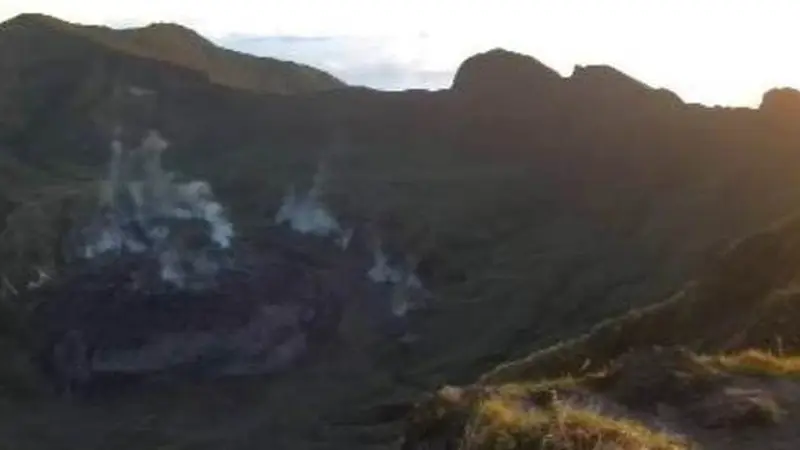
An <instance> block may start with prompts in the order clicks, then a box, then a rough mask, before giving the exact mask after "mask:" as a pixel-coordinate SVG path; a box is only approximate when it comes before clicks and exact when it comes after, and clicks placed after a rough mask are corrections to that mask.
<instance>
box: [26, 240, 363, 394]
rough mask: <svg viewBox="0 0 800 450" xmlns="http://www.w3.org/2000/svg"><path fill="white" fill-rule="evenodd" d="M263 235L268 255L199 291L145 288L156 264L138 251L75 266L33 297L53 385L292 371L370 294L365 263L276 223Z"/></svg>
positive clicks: (34, 326) (33, 322)
mask: <svg viewBox="0 0 800 450" xmlns="http://www.w3.org/2000/svg"><path fill="white" fill-rule="evenodd" d="M265 233H275V240H274V242H275V245H274V246H273V247H272V248H271V250H270V251H268V252H262V253H260V254H259V255H258V256H257V257H252V258H249V262H248V263H247V264H243V265H241V267H237V268H236V269H229V270H225V271H223V272H221V273H220V274H218V276H217V278H216V279H217V282H216V284H215V285H214V286H212V287H209V288H207V289H202V290H187V289H178V288H177V287H175V286H172V285H170V284H168V283H164V282H162V283H160V284H158V283H150V285H149V286H150V289H148V290H145V289H143V288H142V283H141V281H140V280H141V279H142V278H145V277H147V276H148V274H153V273H154V274H155V276H156V277H157V276H158V261H153V260H151V259H149V258H148V257H147V256H146V255H144V254H141V255H133V254H129V255H124V256H123V257H119V258H117V259H116V260H115V261H114V262H112V263H110V264H99V263H98V262H97V261H95V260H89V261H85V262H84V263H75V264H74V265H73V267H71V269H70V273H67V274H64V275H63V276H61V277H59V279H57V280H55V281H53V282H52V283H48V284H47V285H45V286H44V287H42V288H40V289H37V290H35V291H32V292H31V294H30V295H31V297H32V301H34V302H36V304H37V306H36V308H35V310H34V312H33V313H32V319H31V324H30V325H31V327H30V329H31V330H34V331H33V332H34V334H35V335H36V337H35V339H34V342H35V343H36V344H35V346H36V347H37V348H38V349H39V353H40V355H41V358H42V362H43V364H44V365H45V367H46V368H48V371H50V372H51V373H52V374H53V375H54V376H55V377H56V378H58V379H63V378H70V377H73V378H74V376H75V375H74V374H76V373H81V371H80V370H77V369H76V368H80V367H85V368H86V369H85V371H86V372H88V376H87V377H94V376H98V375H103V374H115V373H117V374H140V375H147V374H151V373H159V372H169V371H174V370H178V369H181V368H183V369H185V370H191V371H192V372H194V373H204V374H207V375H214V376H219V375H235V374H254V373H269V372H274V371H279V370H284V369H286V368H288V367H290V366H291V365H293V364H294V363H296V362H298V361H299V360H300V359H301V358H302V357H303V356H305V354H306V353H307V351H308V350H309V349H311V348H313V347H314V346H316V345H320V344H322V343H324V342H326V341H327V340H329V339H330V338H331V337H333V336H335V334H336V332H337V329H338V326H339V321H340V319H341V316H342V309H343V308H344V306H345V305H344V301H345V299H348V298H353V297H355V296H364V295H365V293H367V292H369V291H370V290H369V287H368V286H367V279H366V277H365V276H364V272H363V270H360V269H362V268H363V267H365V266H366V265H367V264H368V263H367V262H365V261H362V262H361V263H360V264H358V263H354V262H353V260H354V259H358V258H359V256H352V257H350V258H351V259H350V260H349V261H348V260H347V258H348V257H345V256H344V252H343V251H342V250H341V249H334V248H330V247H331V246H329V245H327V243H325V242H323V241H322V240H315V239H314V238H312V237H308V236H305V235H300V234H298V233H292V232H291V231H288V230H286V229H285V228H283V227H275V228H274V229H271V230H265ZM337 250H338V251H337ZM363 256H366V255H363ZM154 285H155V289H154V288H153V286H154ZM64 355H70V356H69V357H67V356H64ZM68 381H73V382H74V381H78V380H68Z"/></svg>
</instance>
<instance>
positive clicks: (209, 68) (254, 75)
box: [2, 14, 345, 94]
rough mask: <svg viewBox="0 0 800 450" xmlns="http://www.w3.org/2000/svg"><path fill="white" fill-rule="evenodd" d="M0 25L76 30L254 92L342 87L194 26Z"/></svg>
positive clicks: (19, 21)
mask: <svg viewBox="0 0 800 450" xmlns="http://www.w3.org/2000/svg"><path fill="white" fill-rule="evenodd" d="M2 26H3V27H4V28H6V31H8V29H13V28H16V29H20V28H22V29H25V28H31V27H33V28H37V27H42V28H49V29H53V30H56V31H60V32H65V33H70V34H74V35H77V36H81V37H85V38H88V39H90V40H92V41H93V42H96V43H98V44H101V45H103V46H106V47H110V48H112V49H114V50H119V51H124V52H128V53H131V54H134V55H136V56H143V57H147V58H154V59H158V60H161V61H164V62H169V63H172V64H176V65H179V66H182V67H186V68H189V69H191V70H195V71H199V72H201V73H204V74H205V75H207V76H208V77H209V79H210V80H211V81H213V82H216V83H220V84H223V85H228V86H231V87H235V88H241V89H247V90H253V91H256V92H268V93H285V94H292V93H303V92H314V91H317V90H327V89H336V88H341V87H344V86H345V84H344V83H343V82H342V81H341V80H338V79H336V78H335V77H333V76H332V75H330V74H327V73H325V72H323V71H321V70H318V69H315V68H312V67H310V66H306V65H302V64H298V63H294V62H290V61H281V60H278V59H274V58H267V57H257V56H253V55H247V54H245V53H241V52H236V51H234V50H229V49H223V48H221V47H219V46H217V45H215V44H214V43H212V42H211V41H209V40H208V39H206V38H204V37H203V36H201V35H200V34H198V33H197V32H195V31H194V30H191V29H189V28H186V27H184V26H182V25H178V24H173V23H154V24H150V25H146V26H143V27H139V28H127V29H113V28H109V27H105V26H83V25H76V24H72V23H69V22H65V21H62V20H60V19H57V18H54V17H50V16H46V15H40V14H21V15H18V16H16V17H14V18H12V19H9V20H8V21H6V22H4V24H2Z"/></svg>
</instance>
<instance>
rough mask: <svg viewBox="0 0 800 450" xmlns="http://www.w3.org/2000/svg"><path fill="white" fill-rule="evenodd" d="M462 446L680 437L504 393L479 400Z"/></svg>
mask: <svg viewBox="0 0 800 450" xmlns="http://www.w3.org/2000/svg"><path fill="white" fill-rule="evenodd" d="M461 448H463V449H464V450H506V449H520V450H527V449H531V450H533V449H537V450H538V449H548V450H595V449H601V448H602V449H620V450H677V449H685V448H688V447H687V445H686V443H684V442H683V441H681V440H679V439H677V438H674V437H671V436H669V435H666V434H664V433H659V432H656V431H653V430H651V429H649V428H647V427H645V426H644V425H642V424H639V423H637V422H634V421H631V420H626V419H615V418H610V417H606V416H603V415H601V414H599V413H596V412H593V411H589V410H585V409H579V408H573V407H569V406H565V405H554V406H553V407H552V408H545V409H540V408H535V407H530V406H527V407H526V405H525V404H524V403H520V402H509V401H508V400H506V399H503V398H490V399H487V400H484V401H482V402H480V404H479V405H478V407H477V408H476V411H475V414H474V416H473V419H472V420H471V421H470V423H469V425H468V426H467V431H466V433H465V436H464V438H463V441H462V447H461Z"/></svg>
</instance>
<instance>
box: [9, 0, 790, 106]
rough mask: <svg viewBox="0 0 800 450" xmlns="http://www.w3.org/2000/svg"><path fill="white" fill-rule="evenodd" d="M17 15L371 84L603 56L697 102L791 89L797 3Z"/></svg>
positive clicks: (46, 4)
mask: <svg viewBox="0 0 800 450" xmlns="http://www.w3.org/2000/svg"><path fill="white" fill-rule="evenodd" d="M22 12H40V13H45V14H49V15H53V16H56V17H59V18H61V19H64V20H69V21H72V22H79V23H87V24H105V25H109V26H113V27H129V26H139V25H144V24H147V23H151V22H177V23H180V24H182V25H185V26H188V27H190V28H194V29H195V30H197V31H198V32H200V33H201V34H203V35H205V36H206V37H208V38H209V39H211V40H213V41H214V42H216V43H218V44H220V45H223V46H225V47H229V48H233V49H236V50H240V51H245V52H248V53H253V54H257V55H261V56H272V57H277V58H281V59H289V60H293V61H297V62H302V63H306V64H310V65H313V66H315V67H318V68H321V69H323V70H327V71H329V72H331V73H333V74H334V75H336V76H338V77H339V78H341V79H343V80H344V81H346V82H348V83H350V84H355V85H368V86H371V87H376V88H381V89H392V90H397V89H411V88H428V89H437V88H445V87H447V86H449V84H450V82H451V81H452V77H453V74H454V73H455V70H456V69H457V67H458V65H459V63H460V62H462V61H463V60H464V59H465V58H467V57H468V56H470V55H472V54H475V53H477V52H480V51H485V50H489V49H491V48H495V47H503V48H507V49H509V50H514V51H518V52H521V53H525V54H529V55H531V56H534V57H535V58H537V59H539V60H540V61H542V62H544V63H545V64H547V65H549V66H550V67H552V68H554V69H556V70H557V71H559V72H560V73H562V74H563V75H565V76H568V75H569V74H570V73H571V72H572V70H573V68H574V66H575V65H587V64H608V65H611V66H614V67H616V68H617V69H619V70H622V71H623V72H625V73H627V74H629V75H631V76H633V77H635V78H637V79H639V80H641V81H643V82H645V83H647V84H649V85H651V86H653V87H665V88H668V89H670V90H672V91H674V92H676V93H677V94H678V95H680V96H681V97H682V98H683V99H684V100H685V101H688V102H697V103H704V104H707V105H717V104H719V105H733V106H757V105H758V103H759V102H760V100H761V96H762V95H763V93H764V92H765V91H766V90H768V89H770V88H772V87H782V86H793V87H798V88H800V45H799V44H798V43H800V26H797V23H798V22H797V21H798V18H800V1H798V0H550V1H537V0H489V1H486V0H460V1H459V0H402V1H400V0H281V1H278V0H224V1H221V0H215V1H210V0H194V1H192V2H186V1H177V0H156V1H153V0H137V1H135V2H110V1H106V2H102V3H101V2H98V1H97V0H0V20H5V19H7V18H10V17H12V16H14V15H16V14H19V13H22Z"/></svg>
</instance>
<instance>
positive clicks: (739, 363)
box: [702, 349, 800, 377]
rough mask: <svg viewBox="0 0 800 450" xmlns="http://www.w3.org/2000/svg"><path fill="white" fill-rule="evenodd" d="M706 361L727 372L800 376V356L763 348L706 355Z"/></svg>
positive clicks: (704, 358)
mask: <svg viewBox="0 0 800 450" xmlns="http://www.w3.org/2000/svg"><path fill="white" fill-rule="evenodd" d="M702 360H703V361H704V362H706V363H707V364H710V365H712V366H713V367H716V368H719V369H721V370H724V371H726V372H731V373H737V374H743V375H755V376H770V377H800V356H776V355H774V354H772V353H768V352H765V351H762V350H755V349H751V350H745V351H742V352H739V353H734V354H731V355H718V356H705V357H703V358H702Z"/></svg>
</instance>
